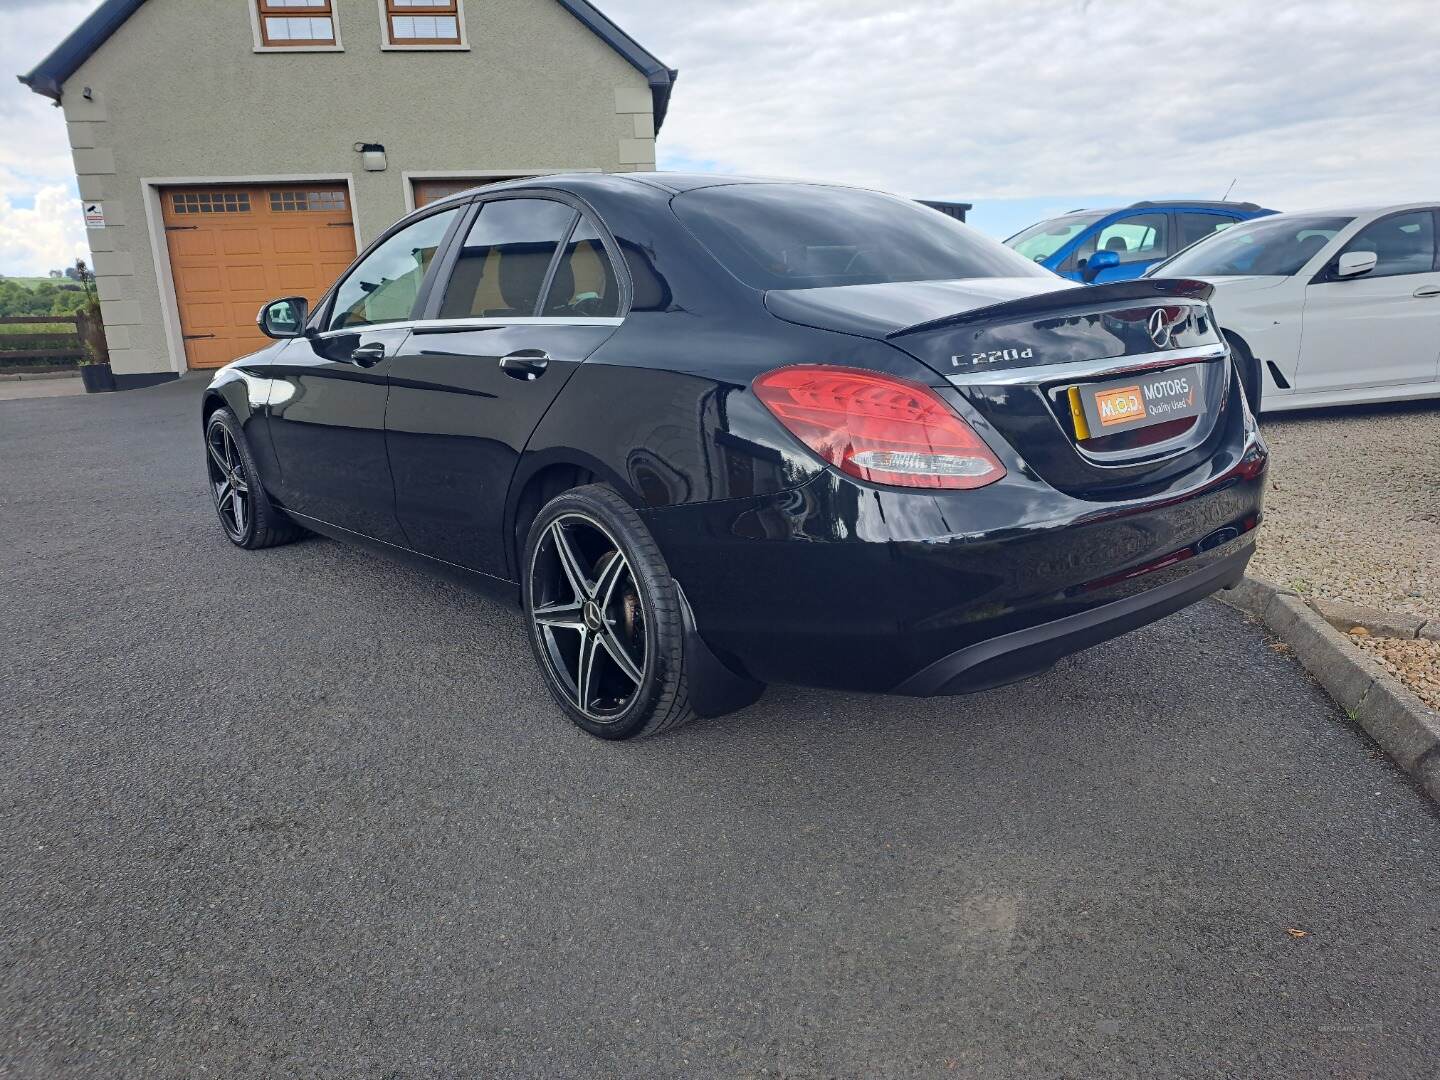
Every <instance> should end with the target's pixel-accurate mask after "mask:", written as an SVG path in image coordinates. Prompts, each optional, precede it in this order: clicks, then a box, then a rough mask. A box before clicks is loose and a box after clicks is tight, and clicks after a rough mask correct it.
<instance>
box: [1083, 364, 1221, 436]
mask: <svg viewBox="0 0 1440 1080" xmlns="http://www.w3.org/2000/svg"><path fill="white" fill-rule="evenodd" d="M1204 375H1205V373H1204V370H1203V369H1202V368H1201V367H1200V365H1199V364H1186V365H1185V366H1184V367H1177V368H1170V369H1169V370H1167V371H1157V372H1154V373H1153V374H1148V375H1132V376H1130V377H1129V378H1125V379H1113V380H1111V381H1109V382H1103V383H1090V384H1087V385H1084V386H1072V387H1070V412H1071V415H1072V416H1073V417H1074V419H1075V434H1076V436H1077V437H1078V438H1080V439H1098V438H1100V437H1101V436H1103V435H1114V434H1117V433H1118V432H1121V431H1131V430H1133V429H1135V428H1142V427H1149V426H1150V425H1151V424H1164V423H1167V422H1169V421H1171V420H1182V419H1184V418H1185V417H1187V416H1199V415H1200V414H1201V413H1202V412H1204V411H1205V393H1204Z"/></svg>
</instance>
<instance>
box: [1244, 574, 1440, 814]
mask: <svg viewBox="0 0 1440 1080" xmlns="http://www.w3.org/2000/svg"><path fill="white" fill-rule="evenodd" d="M1219 595H1220V599H1221V600H1223V601H1225V602H1226V603H1228V604H1230V605H1231V606H1232V607H1236V608H1239V609H1240V610H1241V611H1244V612H1247V613H1249V614H1251V615H1253V616H1255V617H1256V618H1257V619H1259V620H1260V621H1261V622H1263V623H1264V624H1265V625H1266V626H1267V627H1268V628H1269V629H1270V632H1271V633H1273V634H1274V635H1275V636H1276V637H1278V638H1279V639H1280V640H1281V641H1283V642H1285V643H1286V644H1287V645H1289V646H1290V648H1291V649H1292V650H1294V653H1295V658H1296V659H1297V660H1299V661H1300V663H1301V664H1303V665H1304V667H1305V669H1306V670H1307V671H1309V672H1310V674H1311V675H1313V676H1315V678H1316V679H1317V680H1318V681H1319V683H1320V685H1321V686H1323V687H1324V688H1325V691H1326V692H1327V693H1328V694H1329V695H1330V696H1331V697H1332V698H1334V699H1335V702H1336V704H1338V705H1339V706H1340V707H1341V708H1342V709H1344V710H1345V712H1346V714H1347V715H1349V716H1350V717H1351V718H1352V719H1354V720H1355V721H1356V723H1358V724H1359V725H1360V726H1361V727H1362V728H1364V729H1365V732H1366V734H1368V735H1369V736H1370V737H1371V738H1372V739H1374V740H1375V742H1376V743H1378V744H1379V745H1380V747H1381V749H1383V750H1384V751H1385V752H1386V753H1387V754H1389V755H1390V757H1391V759H1392V760H1394V762H1395V763H1396V764H1397V765H1399V766H1400V767H1401V768H1402V769H1404V770H1405V771H1406V772H1407V773H1409V774H1410V775H1411V776H1413V777H1414V778H1415V779H1416V780H1417V781H1419V783H1420V785H1421V787H1423V788H1424V789H1425V792H1426V794H1428V795H1429V796H1430V798H1431V799H1433V800H1434V801H1435V802H1437V803H1440V713H1437V712H1436V711H1435V710H1433V709H1431V708H1429V707H1428V706H1427V705H1426V704H1425V703H1424V702H1423V701H1421V700H1420V699H1419V698H1418V697H1416V696H1415V695H1414V694H1413V693H1411V692H1410V691H1409V690H1407V689H1406V688H1405V687H1404V686H1403V685H1402V684H1401V683H1400V681H1399V680H1398V679H1396V678H1394V677H1393V676H1392V675H1390V673H1389V672H1387V671H1386V670H1385V669H1384V668H1382V667H1381V666H1380V665H1379V664H1378V663H1376V662H1375V661H1374V660H1372V659H1371V658H1370V657H1369V656H1367V655H1365V654H1364V653H1362V652H1361V651H1360V650H1359V649H1358V648H1356V647H1355V645H1354V644H1352V643H1351V642H1350V641H1349V640H1348V639H1347V637H1346V635H1345V634H1343V633H1341V632H1340V630H1338V629H1336V627H1337V626H1342V627H1344V628H1345V629H1347V630H1348V629H1351V628H1354V627H1364V628H1365V630H1366V631H1367V632H1369V633H1373V634H1377V635H1379V636H1383V637H1408V638H1414V637H1434V636H1436V632H1440V626H1436V624H1435V621H1434V620H1431V621H1430V622H1428V623H1427V622H1426V621H1425V620H1423V619H1418V618H1414V617H1409V616H1395V615H1385V614H1383V613H1380V612H1372V611H1369V610H1368V609H1364V608H1357V607H1354V606H1352V605H1348V604H1331V603H1317V604H1316V606H1315V607H1314V608H1312V607H1311V606H1310V605H1309V604H1307V603H1306V602H1305V601H1304V600H1303V599H1302V598H1301V597H1300V596H1299V595H1298V594H1297V593H1294V592H1292V591H1290V590H1289V589H1282V588H1280V587H1278V586H1275V585H1272V584H1270V583H1269V582H1267V581H1262V580H1260V579H1259V578H1254V577H1246V578H1245V579H1244V580H1243V581H1242V582H1241V583H1240V584H1239V585H1238V586H1236V587H1235V588H1234V589H1232V590H1230V591H1229V592H1224V593H1221V594H1219ZM1317 608H1318V609H1319V610H1316V609H1317ZM1426 631H1431V633H1427V632H1426Z"/></svg>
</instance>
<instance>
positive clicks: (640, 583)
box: [522, 484, 693, 739]
mask: <svg viewBox="0 0 1440 1080" xmlns="http://www.w3.org/2000/svg"><path fill="white" fill-rule="evenodd" d="M522 566H523V567H524V582H523V584H524V600H525V611H526V614H527V615H528V616H529V623H530V625H529V632H530V643H531V645H532V647H533V648H534V651H535V658H536V659H537V660H538V661H539V662H540V667H541V669H542V671H543V673H544V675H545V682H546V684H547V685H548V686H549V688H550V691H551V693H552V694H553V695H554V696H555V699H556V700H557V701H558V702H559V703H560V704H561V705H562V706H563V707H564V708H565V711H566V712H567V713H569V715H570V718H571V719H572V720H574V721H575V722H576V723H577V724H579V725H580V726H581V727H582V728H584V729H585V730H586V731H589V732H590V733H592V734H594V735H599V736H600V737H601V738H605V739H630V738H635V737H636V736H640V735H651V734H654V733H656V732H659V731H664V730H666V729H667V728H672V727H675V726H677V725H679V724H681V723H684V722H685V721H686V720H688V719H690V717H691V716H692V715H693V713H692V711H691V708H690V698H689V692H688V689H687V685H688V684H687V680H686V677H685V648H684V623H683V619H682V616H681V611H680V596H679V590H678V588H677V587H676V585H675V582H674V580H673V579H672V578H671V577H670V571H669V569H668V568H667V567H666V565H665V560H664V559H663V558H662V557H661V555H660V551H659V549H658V548H657V547H656V546H655V540H654V538H653V537H651V536H650V533H649V532H648V530H646V528H645V525H644V523H643V522H641V520H640V518H639V516H638V515H637V514H636V513H635V510H634V509H633V508H632V507H631V506H630V505H629V504H628V503H626V502H625V500H624V499H622V498H620V496H619V495H618V494H617V493H616V492H615V491H614V490H613V489H611V488H608V487H604V486H602V485H599V484H589V485H586V486H584V487H579V488H572V489H570V490H568V491H565V492H562V493H561V494H559V495H557V496H556V497H555V498H553V499H551V500H550V501H549V502H548V503H546V504H545V505H544V506H543V507H541V509H540V512H539V513H538V514H537V515H536V517H535V520H534V521H533V522H532V524H531V526H530V529H529V533H528V537H527V540H526V544H525V558H524V561H523V563H522Z"/></svg>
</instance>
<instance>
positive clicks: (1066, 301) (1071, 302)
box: [885, 278, 1215, 341]
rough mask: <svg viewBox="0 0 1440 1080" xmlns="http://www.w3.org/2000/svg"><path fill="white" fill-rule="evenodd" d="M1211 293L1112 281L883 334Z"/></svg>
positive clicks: (1186, 286)
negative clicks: (1068, 309)
mask: <svg viewBox="0 0 1440 1080" xmlns="http://www.w3.org/2000/svg"><path fill="white" fill-rule="evenodd" d="M1214 291H1215V286H1213V285H1211V284H1210V283H1209V282H1208V281H1196V280H1195V279H1194V278H1136V279H1135V280H1133V281H1112V282H1109V283H1107V284H1104V285H1080V286H1077V287H1076V288H1073V289H1061V290H1059V291H1058V292H1047V293H1040V294H1038V295H1036V296H1026V297H1022V298H1021V299H1019V300H1006V301H1003V302H1002V303H999V304H991V305H989V306H988V307H981V308H975V309H974V310H973V311H963V312H961V313H960V314H958V315H946V316H944V317H942V318H939V319H931V320H930V321H928V322H922V323H916V324H915V325H914V326H907V327H905V328H904V329H903V330H895V331H893V332H891V333H889V334H886V335H885V340H886V341H890V340H892V339H893V338H898V337H904V336H905V335H906V334H920V333H924V332H926V331H927V330H941V329H945V328H948V327H952V326H963V325H965V324H966V323H975V322H988V321H989V320H990V319H994V318H1007V317H1010V316H1025V315H1043V314H1044V313H1046V312H1048V311H1056V310H1062V309H1065V308H1075V307H1083V306H1086V305H1089V304H1107V303H1110V302H1111V301H1116V300H1153V299H1155V298H1157V297H1179V298H1181V299H1185V300H1209V299H1210V294H1211V293H1213V292H1214Z"/></svg>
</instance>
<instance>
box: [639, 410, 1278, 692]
mask: <svg viewBox="0 0 1440 1080" xmlns="http://www.w3.org/2000/svg"><path fill="white" fill-rule="evenodd" d="M1264 466H1265V450H1264V447H1263V444H1261V443H1260V442H1259V440H1258V438H1251V439H1247V441H1246V443H1245V445H1244V446H1242V447H1236V448H1235V449H1234V451H1232V452H1229V453H1223V452H1222V453H1221V454H1219V455H1217V457H1216V458H1215V459H1214V460H1212V461H1211V462H1210V467H1209V468H1208V469H1207V470H1206V472H1205V475H1204V476H1202V477H1195V476H1191V477H1189V478H1188V480H1187V481H1184V482H1177V483H1176V484H1175V485H1174V486H1172V487H1168V488H1166V489H1165V490H1161V491H1150V492H1147V493H1146V496H1145V497H1144V498H1141V499H1135V500H1133V501H1129V502H1094V501H1087V500H1082V499H1076V498H1073V497H1071V496H1069V495H1066V494H1064V493H1062V492H1059V491H1056V490H1055V489H1054V488H1051V487H1050V486H1049V485H1047V484H1045V483H1044V482H1043V481H1041V480H1040V479H1039V478H1038V477H1034V476H1026V475H1024V474H1022V473H1021V472H1019V471H1018V470H1017V471H1016V472H1014V473H1012V474H1011V476H1009V477H1007V478H1006V479H1005V480H1004V481H1002V482H1000V483H997V484H994V485H991V486H990V487H988V488H983V489H980V490H978V491H968V492H915V491H900V490H896V489H889V488H876V487H870V486H866V485H863V484H859V483H856V482H852V481H850V480H849V479H848V478H847V477H844V476H841V475H840V474H838V473H834V472H827V473H825V474H822V475H821V476H820V477H817V478H816V479H815V480H813V481H811V482H810V483H808V484H806V485H804V486H802V487H799V488H795V489H792V490H789V491H783V492H779V493H776V494H773V495H765V496H757V497H755V498H749V499H734V500H728V501H724V502H713V503H699V504H688V505H684V506H677V507H669V508H665V509H656V510H642V511H641V516H642V517H643V518H644V519H645V521H646V524H647V526H648V527H649V528H650V531H651V532H652V534H653V535H654V537H655V539H656V541H657V543H658V544H659V547H660V550H661V552H662V553H663V554H664V556H665V559H666V561H667V563H668V564H669V567H670V570H671V572H672V573H673V574H674V576H675V578H676V579H677V580H678V581H679V582H680V583H681V585H682V587H683V589H684V592H685V595H686V597H687V599H688V601H689V605H690V608H691V609H692V611H693V616H694V618H693V627H694V628H695V630H696V632H697V633H698V636H699V637H700V639H702V640H703V643H704V644H705V645H706V646H707V648H708V650H709V652H710V653H711V654H713V656H714V658H715V659H716V660H717V661H718V662H719V663H720V664H721V665H723V666H724V667H726V668H728V669H730V670H731V671H733V672H735V673H736V674H738V675H740V676H743V677H745V678H747V679H750V680H754V681H756V682H761V683H770V682H777V683H793V684H798V685H803V686H821V687H830V688H835V689H844V690H859V691H869V692H878V693H902V694H912V695H930V694H953V693H961V692H966V691H972V690H980V689H984V688H986V687H989V686H994V685H998V684H1000V683H1004V682H1010V681H1013V680H1015V679H1018V678H1023V677H1025V676H1026V675H1029V674H1033V673H1035V672H1037V671H1041V670H1044V669H1045V668H1046V667H1048V666H1049V665H1050V664H1052V663H1053V662H1054V661H1055V660H1056V659H1058V658H1059V657H1061V656H1064V655H1066V654H1068V653H1071V652H1075V651H1076V650H1079V649H1083V648H1086V647H1088V646H1090V645H1093V644H1096V643H1097V642H1100V641H1103V640H1106V639H1107V638H1111V637H1114V636H1116V635H1118V634H1122V633H1125V632H1126V631H1128V630H1131V629H1134V628H1135V627H1138V626H1142V625H1144V624H1145V623H1148V622H1151V621H1153V620H1155V619H1159V618H1162V617H1163V616H1165V615H1168V614H1170V613H1171V612H1173V611H1176V610H1179V609H1180V608H1182V607H1184V606H1186V605H1187V604H1190V603H1193V602H1194V601H1196V600H1198V599H1200V598H1201V597H1203V596H1205V595H1207V594H1209V593H1212V592H1214V591H1216V590H1217V589H1220V588H1223V587H1225V586H1227V585H1231V584H1234V583H1235V582H1236V581H1238V580H1239V578H1240V577H1241V575H1242V574H1243V573H1244V569H1245V565H1246V563H1247V562H1248V561H1249V558H1250V556H1251V554H1252V553H1253V550H1254V542H1255V531H1254V530H1255V528H1256V527H1257V525H1258V523H1259V520H1260V516H1261V507H1262V501H1263V491H1264V484H1265V475H1264V472H1265V468H1264Z"/></svg>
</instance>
